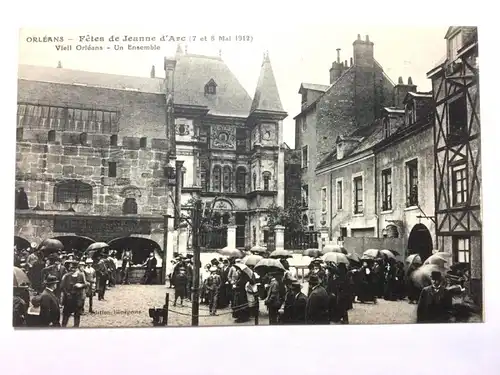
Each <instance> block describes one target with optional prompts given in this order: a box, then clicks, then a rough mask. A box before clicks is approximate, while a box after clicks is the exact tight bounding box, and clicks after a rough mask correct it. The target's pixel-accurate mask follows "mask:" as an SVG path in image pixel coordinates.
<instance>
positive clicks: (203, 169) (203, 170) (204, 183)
mask: <svg viewBox="0 0 500 375" xmlns="http://www.w3.org/2000/svg"><path fill="white" fill-rule="evenodd" d="M209 181H210V176H209V174H208V168H207V164H206V163H201V165H200V185H201V191H208V185H209V183H208V182H209Z"/></svg>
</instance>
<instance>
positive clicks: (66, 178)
mask: <svg viewBox="0 0 500 375" xmlns="http://www.w3.org/2000/svg"><path fill="white" fill-rule="evenodd" d="M59 66H61V65H59ZM163 85H164V82H163V79H161V78H147V77H146V78H144V77H128V76H120V75H113V74H102V73H93V72H85V71H77V70H71V69H64V68H62V67H58V68H51V67H41V66H27V65H20V66H19V73H18V105H17V150H16V192H17V191H19V190H20V189H21V188H22V189H23V190H24V192H25V194H26V198H27V205H24V206H21V205H17V207H16V215H15V236H16V237H17V241H18V243H19V242H20V243H22V244H23V245H26V244H28V243H31V242H37V243H39V242H40V241H42V240H43V239H45V238H53V237H60V236H64V237H60V238H61V239H63V240H64V241H63V243H66V244H68V242H67V241H70V242H69V246H71V247H74V248H76V249H82V248H84V247H86V245H88V243H87V242H86V241H85V238H83V237H90V238H91V239H93V240H95V241H110V243H111V244H112V245H113V247H114V248H117V249H118V250H121V249H123V247H124V246H127V247H132V248H133V249H134V257H135V261H136V262H139V261H141V259H143V258H144V257H147V253H148V252H149V250H150V249H154V250H155V251H157V253H160V252H161V251H162V248H163V233H164V232H163V227H164V226H163V214H164V213H165V212H164V207H165V204H166V201H167V193H166V192H167V189H166V181H167V179H166V178H165V173H164V170H165V167H166V166H167V162H168V158H167V151H168V145H167V142H166V132H165V129H166V125H165V124H166V117H165V94H164V92H165V90H164V87H163ZM18 194H19V193H18ZM17 201H18V200H16V203H17ZM128 236H132V239H130V238H128ZM123 237H127V238H128V239H127V240H126V243H125V242H124V241H123V240H120V239H122V238H123ZM79 239H80V240H79ZM113 240H114V241H113ZM23 245H21V246H23Z"/></svg>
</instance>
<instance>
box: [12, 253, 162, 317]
mask: <svg viewBox="0 0 500 375" xmlns="http://www.w3.org/2000/svg"><path fill="white" fill-rule="evenodd" d="M48 250H49V252H48V253H47V249H43V250H40V249H39V248H28V249H17V248H15V249H14V267H16V268H18V269H21V270H23V271H24V273H25V274H26V275H27V277H28V280H29V284H28V285H17V286H16V287H14V308H13V322H14V326H15V327H19V326H62V327H66V326H67V325H68V321H69V318H70V317H71V316H73V318H74V327H79V326H80V318H81V316H82V315H83V314H85V310H86V308H87V309H88V310H87V311H88V313H90V314H93V313H94V309H93V301H94V298H95V297H97V299H98V300H99V301H104V300H105V294H106V290H109V289H110V288H113V287H114V286H115V285H116V284H117V281H118V280H120V283H121V284H128V283H129V272H130V267H131V265H132V252H131V251H130V250H125V251H123V253H122V254H121V265H120V266H119V263H118V257H117V251H115V250H112V249H109V248H108V249H101V250H102V251H96V252H84V253H83V254H81V253H80V254H79V253H78V252H77V251H74V250H71V251H65V250H57V249H53V251H50V249H48ZM142 266H144V267H145V274H144V279H143V283H144V284H151V283H152V282H153V281H152V280H153V279H154V277H155V276H156V258H155V257H154V254H150V255H149V257H148V259H147V260H146V262H144V264H142Z"/></svg>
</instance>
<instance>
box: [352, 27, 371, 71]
mask: <svg viewBox="0 0 500 375" xmlns="http://www.w3.org/2000/svg"><path fill="white" fill-rule="evenodd" d="M352 45H353V52H354V53H353V57H354V65H355V66H359V67H365V68H373V66H374V62H375V60H374V58H373V42H370V38H369V37H368V35H367V36H366V40H361V35H359V34H358V39H357V40H355V41H354V43H353V44H352Z"/></svg>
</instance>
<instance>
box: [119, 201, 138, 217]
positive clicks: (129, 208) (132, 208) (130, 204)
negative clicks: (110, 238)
mask: <svg viewBox="0 0 500 375" xmlns="http://www.w3.org/2000/svg"><path fill="white" fill-rule="evenodd" d="M122 212H123V214H124V215H131V214H134V215H135V214H137V202H136V201H135V198H125V200H124V201H123V206H122Z"/></svg>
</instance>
